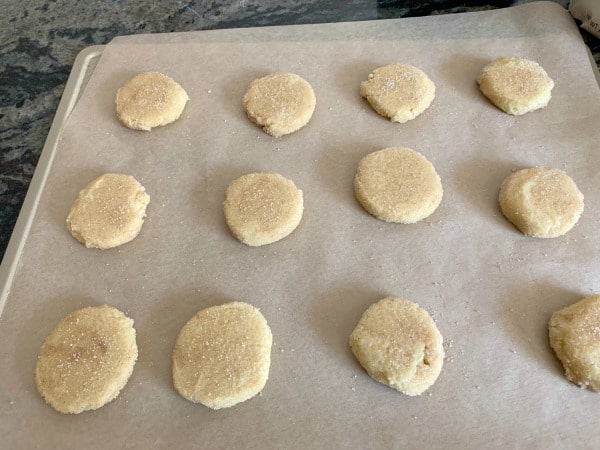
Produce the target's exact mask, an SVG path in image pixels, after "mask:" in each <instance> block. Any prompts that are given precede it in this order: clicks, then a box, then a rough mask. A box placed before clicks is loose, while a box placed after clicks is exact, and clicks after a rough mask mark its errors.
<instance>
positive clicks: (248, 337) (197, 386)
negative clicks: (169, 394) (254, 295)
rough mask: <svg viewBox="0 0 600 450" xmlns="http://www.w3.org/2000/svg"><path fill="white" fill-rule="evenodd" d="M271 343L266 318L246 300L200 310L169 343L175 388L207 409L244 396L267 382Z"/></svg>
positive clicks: (247, 396) (215, 407)
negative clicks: (171, 344)
mask: <svg viewBox="0 0 600 450" xmlns="http://www.w3.org/2000/svg"><path fill="white" fill-rule="evenodd" d="M272 342H273V337H272V335H271V329H270V328H269V326H268V324H267V321H266V320H265V318H264V317H263V315H262V314H261V313H260V311H259V310H258V309H256V308H255V307H254V306H252V305H249V304H248V303H243V302H231V303H225V304H222V305H218V306H212V307H209V308H206V309H203V310H201V311H199V312H198V313H197V314H196V315H194V317H192V318H191V319H190V321H189V322H188V323H186V324H185V326H184V327H183V328H182V329H181V332H180V333H179V336H178V337H177V341H176V342H175V348H174V350H173V384H174V386H175V389H176V390H177V392H179V394H181V396H182V397H184V398H185V399H187V400H189V401H191V402H194V403H201V404H203V405H204V406H207V407H209V408H212V409H221V408H228V407H231V406H234V405H236V404H238V403H240V402H243V401H246V400H248V399H250V398H252V397H254V396H255V395H256V394H258V393H259V392H260V391H261V390H262V389H263V388H264V386H265V384H266V382H267V379H268V377H269V367H270V365H271V345H272Z"/></svg>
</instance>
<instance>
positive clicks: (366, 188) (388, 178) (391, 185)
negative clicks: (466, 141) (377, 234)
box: [354, 147, 444, 223]
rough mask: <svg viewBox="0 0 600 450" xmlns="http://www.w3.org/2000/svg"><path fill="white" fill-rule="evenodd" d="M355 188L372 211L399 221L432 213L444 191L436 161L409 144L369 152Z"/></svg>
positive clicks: (362, 162) (381, 216) (364, 203)
mask: <svg viewBox="0 0 600 450" xmlns="http://www.w3.org/2000/svg"><path fill="white" fill-rule="evenodd" d="M354 190H355V193H356V198H357V199H358V201H359V203H360V204H361V205H362V206H363V208H365V210H367V211H368V212H369V213H370V214H372V215H373V216H375V217H377V218H378V219H381V220H385V221H386V222H396V223H415V222H418V221H419V220H422V219H424V218H426V217H428V216H429V215H431V214H432V213H433V212H434V211H435V210H436V209H437V207H438V206H439V204H440V202H441V201H442V195H443V193H444V191H443V189H442V182H441V180H440V177H439V175H438V173H437V172H436V170H435V168H434V167H433V165H432V164H431V163H430V162H429V161H427V159H426V158H425V157H424V156H423V155H421V154H420V153H418V152H416V151H414V150H412V149H409V148H405V147H390V148H385V149H383V150H379V151H376V152H373V153H370V154H368V155H367V156H365V157H364V158H363V159H362V160H361V161H360V163H359V164H358V170H357V171H356V176H355V177H354Z"/></svg>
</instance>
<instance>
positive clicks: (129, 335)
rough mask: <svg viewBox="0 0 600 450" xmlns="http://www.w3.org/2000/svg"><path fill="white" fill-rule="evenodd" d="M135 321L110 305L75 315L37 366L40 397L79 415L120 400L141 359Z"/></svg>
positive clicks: (57, 333)
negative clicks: (137, 361) (122, 390)
mask: <svg viewBox="0 0 600 450" xmlns="http://www.w3.org/2000/svg"><path fill="white" fill-rule="evenodd" d="M137 355H138V350H137V345H136V342H135V329H134V328H133V320H132V319H130V318H128V317H127V316H125V315H124V314H123V313H122V312H121V311H119V310H118V309H115V308H113V307H111V306H108V305H103V306H95V307H87V308H83V309H80V310H77V311H73V312H72V313H70V314H69V315H67V316H66V317H65V318H64V319H62V320H61V321H60V322H59V324H58V325H57V326H56V328H55V329H54V330H53V331H52V332H51V333H50V334H49V335H48V337H47V338H46V340H45V341H44V344H43V345H42V349H41V352H40V355H39V357H38V360H37V365H36V367H35V383H36V386H37V389H38V391H39V393H40V394H41V395H42V397H44V399H45V400H46V402H48V404H50V405H51V406H52V407H53V408H54V409H56V410H57V411H59V412H62V413H66V414H78V413H80V412H83V411H87V410H91V409H97V408H100V407H101V406H104V405H105V404H106V403H108V402H110V401H111V400H113V399H114V398H116V397H117V395H118V394H119V392H120V391H121V389H122V388H123V387H124V386H125V384H126V383H127V380H129V377H130V376H131V373H132V372H133V366H134V365H135V361H136V359H137Z"/></svg>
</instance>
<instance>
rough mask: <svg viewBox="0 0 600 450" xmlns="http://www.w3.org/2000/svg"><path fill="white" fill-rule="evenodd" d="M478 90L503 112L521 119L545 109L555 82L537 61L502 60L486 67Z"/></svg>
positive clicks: (478, 79)
mask: <svg viewBox="0 0 600 450" xmlns="http://www.w3.org/2000/svg"><path fill="white" fill-rule="evenodd" d="M477 83H479V89H480V90H481V92H483V94H484V95H485V96H486V97H487V98H488V99H489V100H490V101H491V102H492V103H493V104H494V105H496V106H497V107H498V108H500V109H501V110H502V111H504V112H506V113H508V114H513V115H515V116H519V115H521V114H525V113H528V112H530V111H534V110H536V109H540V108H543V107H544V106H546V105H547V104H548V102H549V101H550V98H551V97H552V94H551V92H552V88H553V87H554V81H552V79H551V78H550V77H549V76H548V74H547V73H546V71H545V70H544V69H543V68H542V67H541V66H540V65H539V64H538V63H537V62H535V61H531V60H528V59H524V58H516V57H502V58H498V59H496V60H494V61H492V62H491V63H490V64H488V65H487V66H485V67H484V68H483V70H482V72H481V74H480V75H479V77H478V78H477Z"/></svg>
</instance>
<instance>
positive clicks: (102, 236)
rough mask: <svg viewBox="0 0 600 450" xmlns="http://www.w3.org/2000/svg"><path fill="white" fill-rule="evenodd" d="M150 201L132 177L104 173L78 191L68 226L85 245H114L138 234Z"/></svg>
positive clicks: (96, 246) (127, 240)
mask: <svg viewBox="0 0 600 450" xmlns="http://www.w3.org/2000/svg"><path fill="white" fill-rule="evenodd" d="M149 202H150V196H149V195H148V194H147V193H146V191H145V189H144V187H143V186H142V185H141V184H140V183H139V182H138V181H137V180H136V179H135V178H133V177H132V176H130V175H124V174H118V173H106V174H104V175H101V176H100V177H98V178H96V179H95V180H93V181H92V182H91V183H90V184H88V185H87V186H86V187H85V188H84V189H82V190H81V192H79V196H78V197H77V200H75V202H74V203H73V206H72V207H71V211H70V212H69V215H68V217H67V228H68V229H69V231H70V232H71V234H72V235H73V237H74V238H75V239H77V240H78V241H79V242H81V243H82V244H84V245H85V246H86V247H91V248H100V249H107V248H112V247H117V246H119V245H121V244H125V243H127V242H129V241H131V240H133V239H134V238H135V237H136V236H137V235H138V234H139V232H140V231H141V229H142V224H143V223H144V217H145V216H146V206H147V205H148V203H149Z"/></svg>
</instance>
